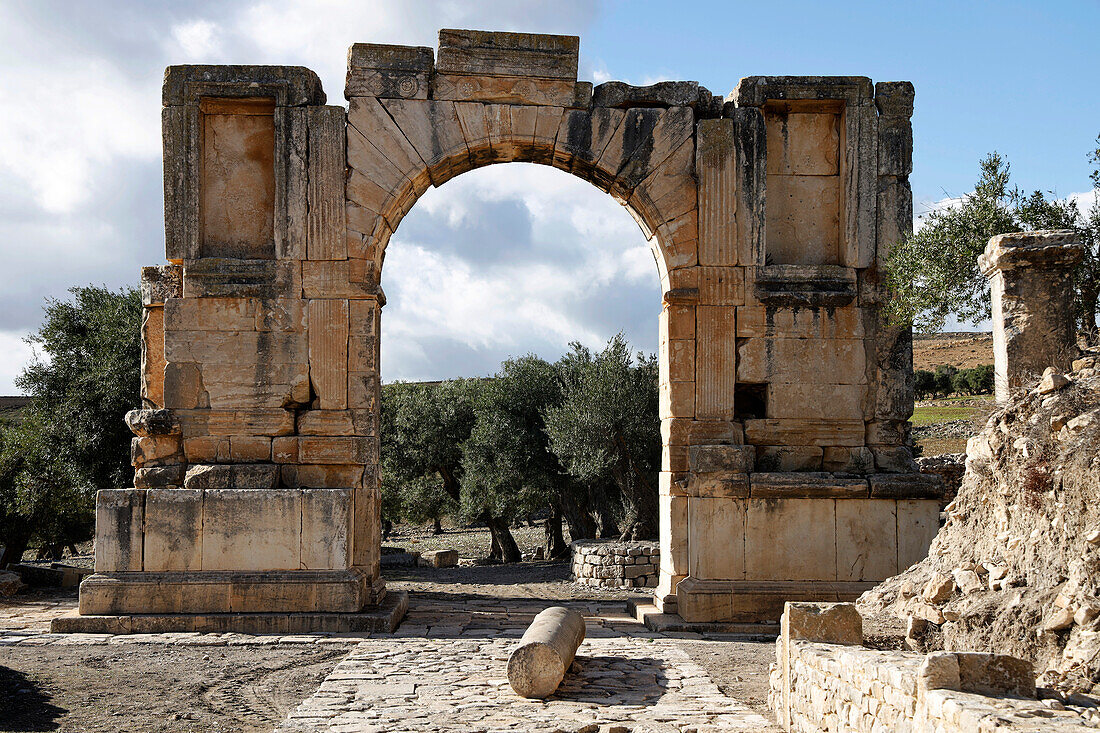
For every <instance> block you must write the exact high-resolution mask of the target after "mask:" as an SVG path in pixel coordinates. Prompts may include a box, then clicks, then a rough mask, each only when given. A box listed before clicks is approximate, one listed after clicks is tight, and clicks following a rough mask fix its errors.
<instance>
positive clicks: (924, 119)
mask: <svg viewBox="0 0 1100 733" xmlns="http://www.w3.org/2000/svg"><path fill="white" fill-rule="evenodd" d="M442 27H467V28H470V27H472V28H484V29H492V30H522V31H532V32H545V33H570V34H576V35H579V36H580V37H581V71H580V76H581V78H582V79H589V80H592V81H595V82H597V83H598V82H600V81H605V80H608V79H619V80H623V81H628V82H631V83H635V84H645V83H651V82H653V81H657V80H662V79H694V80H698V81H700V82H701V83H703V84H704V85H706V86H707V87H708V88H709V89H710V90H711V91H712V92H715V93H719V94H726V93H728V92H729V91H730V90H731V89H732V88H733V87H734V86H735V85H736V84H737V80H738V79H739V78H740V77H742V76H749V75H757V74H820V75H827V74H858V75H863V76H869V77H871V78H872V79H874V80H877V81H885V80H899V79H907V80H910V81H912V82H913V83H914V84H915V85H916V89H917V99H916V113H915V115H914V131H915V138H916V145H915V153H914V168H915V169H914V173H913V176H912V183H913V188H914V192H915V198H916V201H917V211H918V213H919V212H920V211H921V210H922V208H926V207H927V206H930V205H932V204H934V203H935V202H937V201H940V200H942V199H944V198H947V197H954V196H958V195H960V194H963V193H965V192H967V191H968V190H970V188H971V186H972V185H973V182H974V179H975V177H976V172H977V162H978V159H979V158H980V157H981V156H982V155H984V154H985V153H987V152H989V151H992V150H997V151H999V152H1001V153H1002V154H1004V155H1006V156H1007V157H1008V159H1009V160H1010V161H1011V163H1012V167H1013V173H1014V179H1015V181H1016V182H1017V183H1018V184H1019V185H1021V186H1023V187H1025V188H1029V189H1030V188H1036V187H1039V188H1043V189H1046V190H1053V191H1056V192H1057V193H1058V194H1059V195H1060V196H1065V195H1070V194H1073V193H1079V192H1084V191H1087V190H1089V181H1088V172H1089V168H1088V165H1087V163H1086V161H1085V153H1086V151H1087V150H1089V149H1090V145H1092V144H1093V141H1094V139H1095V138H1096V136H1097V134H1098V133H1100V82H1098V79H1097V61H1098V60H1100V52H1098V51H1097V43H1096V40H1095V36H1096V32H1097V29H1098V28H1100V3H1097V2H1064V3H1050V2H1048V3H1022V2H998V3H986V2H982V3H965V2H955V3H928V2H925V3H907V4H902V3H888V2H877V3H823V2H785V3H782V4H777V3H760V2H753V3H740V2H714V3H703V2H694V3H692V2H681V3H668V2H618V1H613V2H582V1H574V0H555V1H554V2H524V1H523V0H509V1H508V2H499V1H496V0H481V1H479V2H457V1H456V0H404V1H401V0H392V1H386V2H370V1H369V0H323V1H321V2H315V3H297V2H292V1H291V0H264V1H262V2H260V1H252V2H228V1H222V0H219V1H213V0H201V1H198V2H172V3H168V2H138V1H136V0H131V1H129V2H99V3H90V2H83V1H82V0H72V1H71V2H50V1H48V0H33V1H23V0H4V1H3V2H0V262H2V263H3V266H2V267H0V394H9V393H12V392H14V387H13V385H12V380H13V378H14V376H15V375H16V374H17V373H18V372H19V371H20V370H21V369H22V366H23V364H24V363H25V362H26V360H27V359H28V358H30V355H31V354H30V350H29V349H28V347H26V346H25V344H23V342H22V338H23V337H24V336H25V335H26V334H27V333H28V332H29V331H31V330H33V329H34V328H36V326H37V325H38V323H39V321H40V318H41V306H42V303H43V301H44V298H46V297H59V296H62V295H64V292H65V289H66V288H67V287H69V286H70V285H76V284H85V283H96V284H107V285H109V286H112V287H116V286H121V285H123V284H126V283H133V282H134V281H135V280H136V277H137V273H138V268H139V267H140V266H141V265H148V264H156V263H159V262H161V261H162V260H163V229H162V209H161V196H162V193H161V182H160V130H159V89H160V79H161V75H162V73H163V68H164V66H165V65H167V64H170V63H284V64H302V65H305V66H309V67H311V68H313V69H315V70H316V71H317V72H318V73H319V74H320V75H321V77H322V80H323V82H324V85H325V89H326V91H327V92H328V96H329V102H330V103H331V104H343V103H344V100H343V98H342V88H343V72H344V64H345V53H346V50H347V47H348V45H349V44H351V43H352V42H355V41H371V42H382V43H404V44H415V45H427V46H435V45H436V32H437V31H438V29H439V28H442ZM383 285H384V286H385V288H386V290H387V293H388V295H389V296H390V304H389V305H388V306H387V307H386V310H385V311H384V315H383V329H384V330H383V378H384V379H386V380H390V379H395V378H410V379H420V378H438V377H444V376H459V375H473V374H484V373H488V372H490V371H492V369H493V368H494V367H495V365H496V364H497V363H498V362H499V360H500V359H501V358H503V357H505V356H507V355H509V354H522V353H525V352H527V351H535V352H537V353H540V354H542V355H544V356H547V357H550V358H553V357H555V356H556V355H557V354H558V353H560V352H561V351H562V350H563V349H564V348H566V345H567V343H568V342H569V341H570V340H573V339H579V340H582V341H584V342H585V343H588V344H590V345H593V346H597V345H599V343H601V342H602V341H605V340H606V339H607V338H608V337H610V336H611V335H612V334H614V333H615V332H616V331H618V330H620V329H622V330H625V331H626V333H627V336H628V337H629V338H630V339H631V341H632V342H633V343H634V344H635V346H637V347H638V348H642V349H646V350H654V349H655V348H656V314H657V310H658V297H659V293H658V286H657V279H656V274H655V270H654V267H653V264H652V260H651V259H650V255H649V253H648V251H647V250H646V245H645V242H644V239H643V238H642V236H641V233H640V232H639V231H638V229H637V227H636V225H635V224H634V223H633V221H632V220H631V219H630V217H629V215H628V214H627V213H626V211H625V210H622V209H621V208H619V207H618V205H617V204H615V203H614V202H613V201H611V199H610V198H609V197H607V196H605V195H604V194H601V193H600V192H599V191H597V190H596V189H594V188H592V187H591V186H589V185H588V184H587V183H584V182H582V181H579V180H576V179H572V178H570V177H569V176H568V175H566V174H564V173H561V172H560V171H555V170H553V169H548V168H540V167H536V166H520V165H509V166H494V167H490V168H486V169H481V170H478V171H474V172H472V173H469V174H465V175H463V176H460V177H459V178H457V179H455V180H454V181H452V182H450V183H448V184H447V185H445V186H443V187H441V188H439V189H433V190H431V191H429V192H428V194H426V195H425V197H424V198H423V199H422V200H421V201H420V202H419V203H418V204H417V206H416V207H414V209H413V211H412V212H411V213H410V214H409V216H408V217H407V218H406V219H405V222H404V223H403V224H402V226H401V228H400V230H399V231H398V233H397V234H396V235H395V237H394V240H393V242H392V244H391V248H390V250H389V253H388V255H387V260H386V267H385V272H384V278H383Z"/></svg>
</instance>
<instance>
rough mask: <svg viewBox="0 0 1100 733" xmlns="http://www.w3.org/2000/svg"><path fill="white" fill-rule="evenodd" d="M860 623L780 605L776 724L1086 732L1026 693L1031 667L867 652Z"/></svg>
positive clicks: (983, 657) (1070, 715)
mask: <svg viewBox="0 0 1100 733" xmlns="http://www.w3.org/2000/svg"><path fill="white" fill-rule="evenodd" d="M861 623H862V620H861V619H860V618H859V613H858V611H856V610H855V607H854V606H853V605H851V604H847V603H838V604H828V603H788V604H787V605H786V610H785V611H784V613H783V620H782V630H781V633H780V636H779V638H778V639H777V640H776V665H775V666H774V667H773V669H772V673H771V690H770V693H769V696H768V702H769V705H770V707H771V708H772V709H773V710H774V711H775V714H776V718H777V720H778V722H779V724H780V725H781V726H782V727H783V728H784V729H785V730H788V731H799V732H800V733H816V732H818V731H860V732H864V731H865V732H866V733H871V732H872V731H875V732H876V733H877V732H878V731H885V730H890V731H914V732H916V731H936V732H937V733H941V732H942V733H956V732H957V733H964V732H966V733H972V732H973V731H987V730H988V731H992V730H1001V729H1008V730H1029V731H1030V730H1044V731H1050V730H1053V731H1078V730H1094V729H1095V725H1094V724H1090V722H1091V721H1087V720H1086V719H1085V718H1084V717H1082V715H1081V713H1079V712H1078V711H1075V710H1073V709H1065V706H1063V705H1061V704H1056V705H1053V706H1051V705H1049V704H1047V703H1044V702H1043V701H1040V700H1038V699H1036V694H1035V677H1034V673H1033V671H1032V669H1031V665H1030V663H1028V662H1026V661H1024V660H1021V659H1016V658H1014V657H1008V656H1005V655H999V654H980V653H971V652H957V653H952V652H938V653H935V654H930V655H923V654H917V653H914V652H900V651H879V650H875V649H867V648H864V647H862V646H860V643H861V636H862V635H861V633H859V632H858V631H855V630H857V629H859V626H860V624H861ZM1047 702H1048V703H1049V702H1050V701H1047Z"/></svg>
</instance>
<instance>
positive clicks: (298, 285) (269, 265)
mask: <svg viewBox="0 0 1100 733" xmlns="http://www.w3.org/2000/svg"><path fill="white" fill-rule="evenodd" d="M301 289H302V267H301V263H300V262H299V261H298V260H297V259H281V260H257V259H227V258H224V257H204V258H202V259H198V260H192V261H189V262H188V264H187V267H186V268H185V269H184V273H183V293H184V296H185V297H187V298H223V297H232V298H296V297H298V293H300V292H301ZM169 360H170V359H169Z"/></svg>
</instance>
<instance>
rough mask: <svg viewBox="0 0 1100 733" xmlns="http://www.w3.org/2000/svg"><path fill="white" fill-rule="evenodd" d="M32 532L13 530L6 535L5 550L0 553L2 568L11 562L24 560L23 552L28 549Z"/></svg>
mask: <svg viewBox="0 0 1100 733" xmlns="http://www.w3.org/2000/svg"><path fill="white" fill-rule="evenodd" d="M30 539H31V536H30V533H29V532H28V533H23V532H14V531H13V532H12V533H11V534H9V535H7V536H5V537H4V551H3V554H0V568H6V567H7V566H8V564H9V563H11V564H14V563H20V562H22V561H23V553H24V552H26V551H27V544H28V543H29V542H30Z"/></svg>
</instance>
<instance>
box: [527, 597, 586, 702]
mask: <svg viewBox="0 0 1100 733" xmlns="http://www.w3.org/2000/svg"><path fill="white" fill-rule="evenodd" d="M582 641H584V617H583V616H581V615H580V614H579V613H577V612H576V611H573V610H571V609H568V608H565V607H563V606H552V607H550V608H547V609H545V610H543V611H541V612H540V613H539V614H538V615H537V616H535V620H534V621H532V622H531V625H530V626H528V627H527V631H525V632H523V638H521V639H520V640H519V646H518V647H517V648H516V650H515V651H513V652H512V654H511V656H510V657H508V682H509V684H511V685H512V689H513V690H515V691H516V694H518V695H520V696H521V697H539V698H544V697H549V696H550V695H552V694H553V693H554V690H556V689H558V685H560V684H561V681H562V679H563V678H564V677H565V673H566V671H567V670H568V669H569V666H570V665H571V664H573V656H574V655H575V654H576V653H577V647H579V646H580V645H581V642H582Z"/></svg>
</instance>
